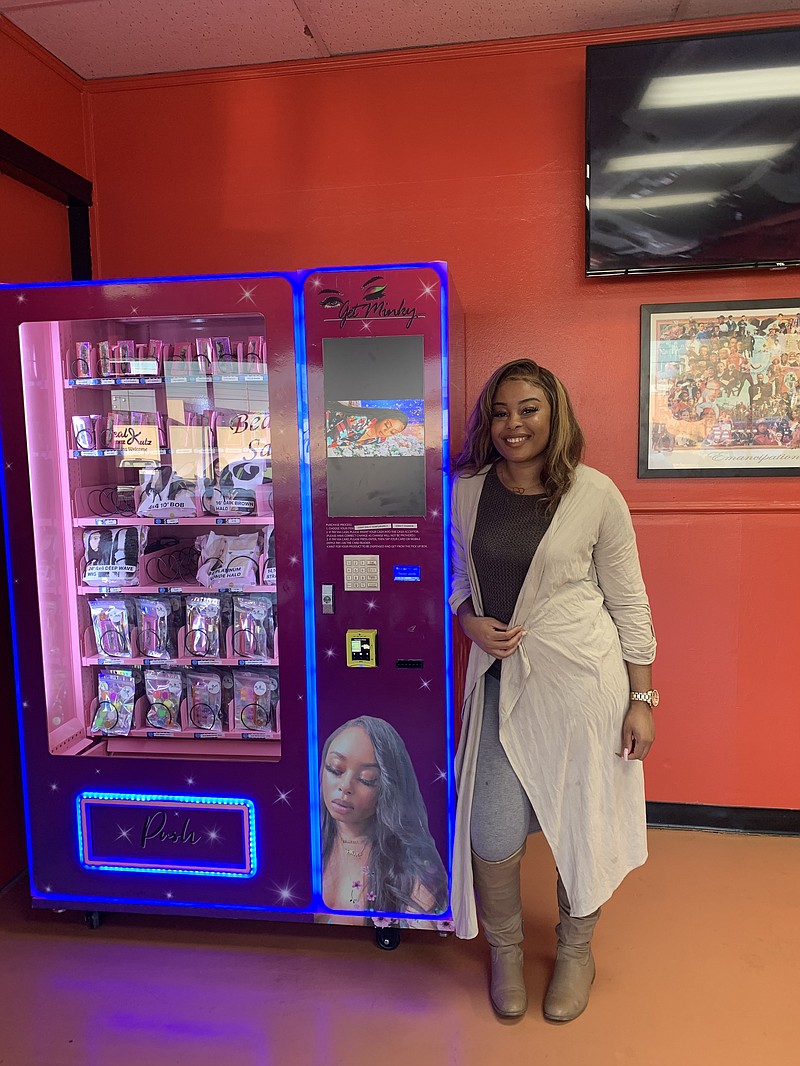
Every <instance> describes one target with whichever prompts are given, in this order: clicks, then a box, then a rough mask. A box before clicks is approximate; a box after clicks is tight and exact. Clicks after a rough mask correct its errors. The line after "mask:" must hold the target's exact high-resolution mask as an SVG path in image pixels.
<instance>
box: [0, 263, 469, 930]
mask: <svg viewBox="0 0 800 1066" xmlns="http://www.w3.org/2000/svg"><path fill="white" fill-rule="evenodd" d="M450 316H451V311H450V309H449V305H448V290H447V276H446V270H445V268H444V266H443V265H442V264H423V265H420V266H404V267H386V268H380V269H377V268H376V269H368V270H365V269H358V270H352V269H342V270H335V271H334V270H322V271H314V272H310V273H304V274H301V275H290V274H286V275H280V274H262V275H247V276H241V277H217V278H194V279H136V280H125V281H112V282H97V283H78V284H64V285H53V286H35V285H30V286H0V337H2V342H3V349H4V351H5V352H6V353H8V354H7V359H6V364H5V373H6V377H5V382H4V389H3V390H2V395H0V415H1V416H2V426H1V428H2V447H3V457H2V458H3V462H2V471H3V475H4V478H3V511H4V518H5V536H6V547H7V553H8V562H9V585H10V590H11V607H12V614H13V618H12V631H13V637H14V653H15V660H16V671H17V691H18V715H19V723H20V734H21V745H22V759H23V788H24V798H25V811H26V819H27V827H26V828H27V836H28V850H29V873H30V886H31V896H32V900H33V905H34V906H36V907H48V908H55V909H79V910H83V911H84V912H85V913H86V916H87V921H88V922H89V924H90V925H93V926H95V925H97V924H99V922H100V917H101V914H102V912H104V911H111V910H139V911H147V912H157V913H165V912H178V913H204V914H213V915H219V916H227V917H235V916H237V915H241V916H247V917H253V918H272V919H281V920H288V921H305V922H311V921H317V922H323V923H327V922H332V923H337V924H338V923H348V924H359V925H363V924H366V925H372V924H375V925H376V926H377V928H378V932H377V937H378V942H379V944H381V946H383V947H393V946H395V944H396V942H397V935H398V934H397V927H398V926H401V925H407V924H418V925H420V926H422V927H424V928H438V929H440V930H442V929H446V928H448V917H449V904H448V891H447V890H448V870H449V855H450V845H451V840H450V837H451V825H452V823H451V808H452V786H451V778H450V767H451V764H452V719H451V707H450V681H449V678H450V623H449V619H448V616H447V613H446V586H447V555H446V544H447V493H448V485H447V439H448V422H447V391H448V338H449V329H450V326H449V318H450ZM304 323H305V326H304Z"/></svg>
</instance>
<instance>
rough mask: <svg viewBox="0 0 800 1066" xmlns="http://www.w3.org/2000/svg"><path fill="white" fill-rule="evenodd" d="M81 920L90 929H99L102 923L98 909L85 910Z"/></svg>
mask: <svg viewBox="0 0 800 1066" xmlns="http://www.w3.org/2000/svg"><path fill="white" fill-rule="evenodd" d="M83 920H84V921H85V922H86V924H87V925H88V926H89V928H90V929H99V928H100V926H101V925H102V924H103V915H102V914H101V913H100V911H87V912H86V914H84V916H83Z"/></svg>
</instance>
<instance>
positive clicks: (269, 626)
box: [233, 595, 274, 659]
mask: <svg viewBox="0 0 800 1066" xmlns="http://www.w3.org/2000/svg"><path fill="white" fill-rule="evenodd" d="M273 635H274V622H273V613H272V601H271V600H270V598H269V596H267V595H254V596H234V597H233V654H234V655H236V656H239V657H240V658H242V659H271V658H272V655H273Z"/></svg>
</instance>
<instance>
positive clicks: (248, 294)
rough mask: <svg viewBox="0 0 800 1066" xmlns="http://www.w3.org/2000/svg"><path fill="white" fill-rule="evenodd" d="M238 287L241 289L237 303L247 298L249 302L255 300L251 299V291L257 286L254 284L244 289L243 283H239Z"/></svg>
mask: <svg viewBox="0 0 800 1066" xmlns="http://www.w3.org/2000/svg"><path fill="white" fill-rule="evenodd" d="M239 288H240V289H241V290H242V295H241V296H240V297H239V303H241V302H242V301H243V300H245V301H247V300H249V301H250V303H251V304H252V303H255V300H254V299H253V293H254V292H255V291H256V289H257V288H258V286H257V285H254V286H253V287H252V289H246V288H245V287H244V285H240V286H239Z"/></svg>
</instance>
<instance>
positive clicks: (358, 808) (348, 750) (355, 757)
mask: <svg viewBox="0 0 800 1066" xmlns="http://www.w3.org/2000/svg"><path fill="white" fill-rule="evenodd" d="M380 780H381V772H380V767H379V766H378V763H377V761H376V759H375V749H374V748H373V746H372V741H371V740H370V739H369V737H368V736H367V734H366V732H365V731H364V730H363V729H362V728H361V727H360V726H350V728H348V729H343V730H342V732H341V733H339V734H338V735H337V736H335V737H334V738H333V740H332V741H331V745H330V747H329V749H328V754H327V757H326V759H325V763H324V765H323V768H322V801H323V803H324V804H325V807H326V809H327V811H328V814H329V815H330V816H331V818H333V820H334V821H335V822H338V823H339V826H340V832H343V833H345V834H346V833H352V834H354V835H356V836H359V835H363V834H364V833H365V832H366V831H367V829H368V826H369V822H370V821H371V820H372V818H373V817H374V815H375V809H376V807H377V806H378V789H379V786H380Z"/></svg>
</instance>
